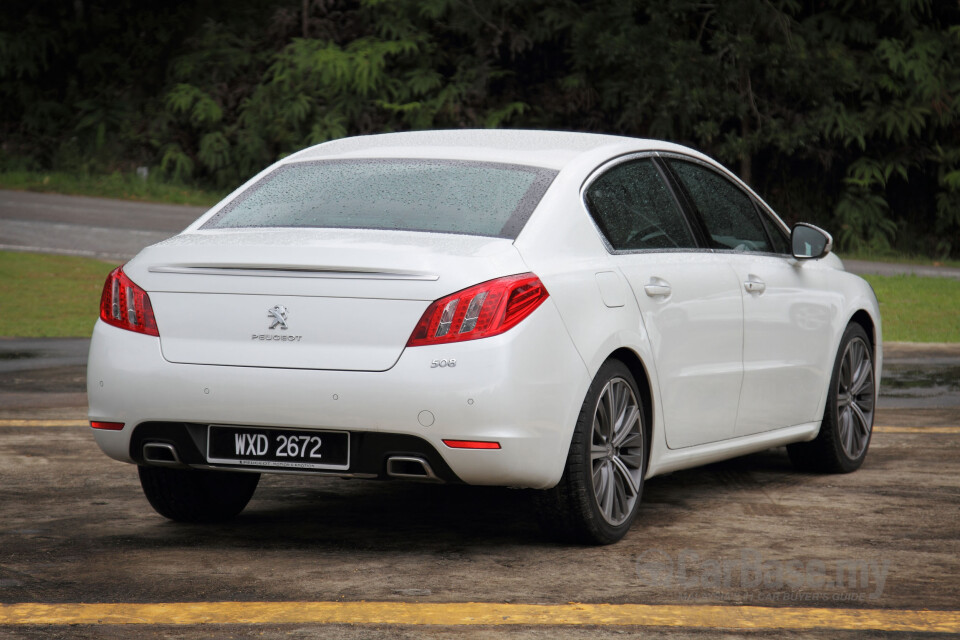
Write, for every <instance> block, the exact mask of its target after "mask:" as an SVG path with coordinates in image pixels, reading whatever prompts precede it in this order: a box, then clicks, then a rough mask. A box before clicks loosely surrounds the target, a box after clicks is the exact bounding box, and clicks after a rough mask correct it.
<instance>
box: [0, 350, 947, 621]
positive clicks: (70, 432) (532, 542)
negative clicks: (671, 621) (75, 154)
mask: <svg viewBox="0 0 960 640" xmlns="http://www.w3.org/2000/svg"><path fill="white" fill-rule="evenodd" d="M87 344H88V343H87V341H86V340H14V339H0V619H2V615H3V614H4V611H5V610H4V609H3V607H4V606H5V605H9V604H11V603H88V604H90V605H91V606H94V605H99V604H109V603H132V604H137V603H184V602H190V603H197V606H200V607H203V606H207V605H205V604H204V603H213V604H211V605H209V606H210V607H214V606H215V605H216V603H224V602H265V603H275V604H276V606H277V607H278V608H280V607H283V611H284V614H283V615H285V616H289V617H288V618H286V619H287V620H289V622H288V623H284V624H281V623H276V622H271V623H269V624H258V623H247V624H242V625H238V624H209V625H207V624H186V623H182V622H180V623H178V622H177V621H178V620H180V618H178V617H177V616H178V615H179V613H178V612H180V611H181V610H182V609H183V607H178V606H175V605H173V606H168V607H167V608H166V609H164V612H163V616H165V617H162V618H160V619H161V620H162V621H163V622H156V621H152V622H151V621H146V620H142V619H141V620H140V622H141V623H142V624H138V625H137V626H136V627H129V626H123V625H118V626H110V625H97V624H80V625H69V624H28V625H7V626H4V625H3V624H0V638H29V639H34V638H36V639H39V638H44V639H46V638H129V637H140V638H158V639H159V638H182V639H185V640H193V639H198V640H199V639H201V638H210V637H215V638H271V639H273V638H276V639H280V638H291V637H292V638H312V637H324V638H351V639H352V638H384V639H386V638H390V639H392V638H420V637H427V636H429V637H441V638H466V637H471V638H473V637H480V638H501V637H508V638H551V639H552V638H557V637H569V638H581V637H583V638H587V637H596V636H598V635H602V636H604V637H606V636H610V635H619V634H625V635H631V636H633V635H637V634H639V633H642V634H643V635H644V637H656V638H675V639H676V638H702V637H713V636H714V635H716V633H717V630H715V629H714V630H711V629H709V628H699V629H693V628H678V629H670V628H668V627H669V625H668V624H665V625H663V626H661V627H658V628H653V629H641V628H640V627H637V626H629V625H621V626H603V625H599V626H596V625H595V626H563V627H557V626H542V624H544V623H540V624H535V623H530V624H523V625H519V624H518V625H514V626H511V627H499V626H491V625H480V626H474V627H464V626H457V625H450V624H443V623H436V624H433V625H432V626H420V627H412V626H403V625H400V626H397V625H395V624H383V623H371V622H369V620H372V619H376V618H375V615H376V612H377V611H378V609H376V608H375V606H374V605H376V606H378V607H385V606H389V605H391V604H395V605H405V604H417V603H428V604H429V603H436V604H443V603H453V605H454V608H455V607H456V604H457V603H469V602H479V603H501V604H503V603H507V604H518V605H522V604H545V605H558V606H560V605H566V604H567V603H598V604H604V603H605V604H611V605H621V604H623V605H628V604H631V603H643V604H645V605H651V606H658V607H664V609H662V610H659V611H674V610H675V609H676V608H679V610H681V611H682V610H686V609H687V608H691V607H692V608H696V607H702V606H707V605H710V606H714V605H716V606H722V607H739V606H744V607H755V608H757V610H759V609H760V608H765V607H767V608H770V607H772V608H773V609H772V613H769V616H770V619H771V620H772V622H770V623H768V625H767V626H754V627H752V628H751V627H750V626H749V625H746V624H733V625H727V626H728V627H731V626H732V627H734V628H738V629H740V631H739V635H735V636H731V637H743V638H751V639H754V638H778V639H779V638H799V637H816V638H823V639H824V640H826V639H828V638H829V639H834V638H852V637H870V638H880V637H897V638H902V637H913V638H921V637H933V636H932V634H931V633H928V632H918V633H902V632H900V631H894V629H898V628H900V627H898V626H897V625H896V624H893V625H891V624H889V623H885V624H886V626H884V625H882V624H880V625H879V626H875V627H870V628H872V629H874V630H873V631H869V632H866V633H862V632H861V633H857V632H852V631H839V630H838V628H831V626H830V625H831V623H830V622H828V621H827V614H823V613H821V614H817V613H816V611H820V610H822V609H829V610H830V611H831V612H834V613H836V615H837V616H843V615H846V614H845V613H844V612H845V611H852V612H853V613H851V614H850V615H851V616H852V618H851V619H856V620H861V621H863V620H869V619H870V612H872V611H879V612H883V613H886V614H890V615H892V616H893V617H894V618H896V619H897V620H900V618H897V616H902V619H903V620H909V619H912V618H911V616H915V614H914V613H912V612H914V611H918V610H934V611H939V612H946V613H947V614H949V615H953V614H951V613H950V612H951V611H952V610H956V609H958V608H960V606H958V603H960V578H958V576H960V511H958V509H957V505H958V504H960V455H958V454H960V402H958V399H960V389H958V384H957V370H958V368H960V345H911V344H890V345H887V347H886V349H885V361H884V367H885V368H884V376H883V387H882V388H883V389H884V391H883V395H882V397H881V400H880V405H879V407H878V410H877V414H876V424H877V428H876V431H875V433H874V437H873V441H872V443H871V448H870V452H869V454H868V456H867V459H866V462H865V464H864V466H863V468H862V469H860V470H859V471H857V472H855V473H852V474H848V475H816V474H809V473H801V472H798V471H795V470H794V469H793V468H792V467H791V465H790V463H789V460H788V458H787V456H786V453H785V451H784V449H783V448H778V449H771V450H769V451H765V452H761V453H757V454H754V455H749V456H744V457H741V458H737V459H734V460H729V461H725V462H721V463H717V464H711V465H707V466H704V467H700V468H697V469H690V470H686V471H680V472H676V473H672V474H668V475H664V476H660V477H657V478H653V479H651V480H650V481H648V482H647V483H646V485H645V487H644V496H643V503H642V505H641V512H640V517H639V520H638V522H637V524H636V525H635V526H634V527H633V529H632V530H631V532H630V533H629V534H628V535H627V536H626V538H625V539H624V540H623V541H621V542H620V543H618V544H616V545H612V546H609V547H581V546H573V545H563V544H557V543H555V542H551V541H550V540H549V539H548V538H546V537H545V536H544V535H543V534H542V532H541V531H540V530H539V529H538V527H537V524H536V522H535V520H534V518H533V516H532V515H531V512H530V504H529V494H528V492H524V491H516V490H507V489H499V488H490V487H468V486H448V485H427V484H414V483H401V482H395V483H393V482H386V483H384V482H374V481H343V480H339V479H329V478H315V477H310V476H278V475H268V476H264V477H263V479H262V480H261V484H260V487H259V488H258V489H257V492H256V494H255V496H254V498H253V500H252V501H251V503H250V505H249V506H248V507H247V509H246V510H245V511H244V512H243V513H242V514H241V515H240V516H239V517H238V518H236V519H235V520H234V521H231V522H229V523H224V524H216V525H179V524H174V523H172V522H169V521H166V520H164V519H163V518H161V517H160V516H158V515H157V514H156V513H154V512H153V510H152V509H151V508H150V506H149V505H148V504H147V502H146V500H145V499H144V497H143V495H142V492H141V491H140V487H139V484H138V482H137V476H136V471H135V469H134V467H132V466H131V465H125V464H122V463H119V462H116V461H113V460H110V459H108V458H107V457H105V456H104V455H103V454H102V453H101V452H100V451H99V449H98V448H97V447H96V445H95V444H94V443H93V439H92V437H91V435H90V433H89V428H87V427H84V426H82V424H83V422H82V421H83V418H84V416H85V395H84V362H85V358H86V349H87ZM17 419H20V420H19V421H18V420H17ZM58 419H60V420H64V419H66V421H65V422H58V421H57V420H58ZM71 420H72V421H73V422H72V423H71V422H69V421H71ZM68 424H74V425H75V426H68ZM311 602H312V603H327V604H331V603H351V602H352V603H358V605H363V604H364V603H367V605H370V606H366V608H362V609H360V613H358V614H357V617H355V618H354V619H353V622H354V624H330V625H322V624H317V623H313V622H310V621H309V620H308V619H307V618H305V617H303V616H302V615H301V616H298V612H297V608H298V606H299V607H302V606H305V605H303V604H302V603H311ZM378 603H380V604H378ZM238 606H240V609H241V611H242V605H238ZM671 607H674V609H671ZM809 607H814V608H820V609H812V611H813V613H810V614H808V615H812V616H814V617H816V616H817V615H821V616H823V622H822V624H821V626H822V627H823V628H820V629H817V628H810V629H808V630H807V631H802V632H801V631H789V630H785V629H782V628H780V627H779V626H778V624H779V623H778V622H777V620H778V618H777V615H778V611H784V612H787V613H785V614H784V615H786V616H787V617H789V613H790V612H799V611H801V609H803V610H806V609H804V608H809ZM778 608H779V609H778ZM763 611H770V610H769V609H763ZM237 615H238V616H239V615H241V614H240V613H238V614H237ZM366 615H369V616H371V617H370V618H364V616H366ZM272 619H273V620H275V619H276V618H272ZM786 619H787V618H786V617H785V618H784V620H786ZM957 619H958V620H960V614H958V617H957ZM464 624H471V623H469V622H466V623H464ZM545 624H547V625H549V624H550V622H549V621H547V622H546V623H545ZM783 624H784V625H786V624H787V623H786V622H784V623H783ZM818 624H820V623H818ZM679 626H680V627H683V626H684V625H683V624H679ZM706 626H709V621H708V623H707V625H706ZM924 628H925V629H927V631H933V630H934V627H933V626H930V627H924ZM950 628H951V629H953V630H954V632H957V631H958V630H960V625H958V624H955V625H954V626H953V627H950Z"/></svg>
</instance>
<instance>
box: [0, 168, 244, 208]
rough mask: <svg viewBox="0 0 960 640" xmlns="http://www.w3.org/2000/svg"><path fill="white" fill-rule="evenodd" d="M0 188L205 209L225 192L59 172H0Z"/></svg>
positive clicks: (130, 175)
mask: <svg viewBox="0 0 960 640" xmlns="http://www.w3.org/2000/svg"><path fill="white" fill-rule="evenodd" d="M0 189H15V190H17V191H42V192H49V193H63V194H66V195H77V196H96V197H99V198H119V199H122V200H142V201H144V202H162V203H166V204H189V205H196V206H202V207H209V206H212V205H214V204H216V203H217V202H219V201H220V200H222V199H223V197H224V196H225V195H227V192H225V191H224V192H219V191H205V190H203V189H197V188H194V187H187V186H183V185H178V184H171V183H167V182H163V181H162V180H159V179H157V178H156V177H153V176H151V177H148V178H147V179H143V178H141V177H139V176H138V175H136V174H133V173H120V172H119V171H118V172H115V173H110V174H104V175H83V174H73V173H64V172H59V171H50V172H45V173H43V172H36V171H6V172H0Z"/></svg>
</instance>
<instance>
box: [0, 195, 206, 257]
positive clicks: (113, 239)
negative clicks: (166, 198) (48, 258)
mask: <svg viewBox="0 0 960 640" xmlns="http://www.w3.org/2000/svg"><path fill="white" fill-rule="evenodd" d="M204 211H206V209H205V208H202V207H184V206H180V205H166V204H154V203H148V202H131V201H128V200H109V199H106V198H88V197H84V196H64V195H59V194H55V193H30V192H25V191H5V190H0V250H16V251H36V252H38V253H57V254H66V255H81V256H90V257H97V258H104V259H110V260H128V259H129V258H132V257H133V256H134V255H136V254H137V252H139V251H140V250H141V249H143V248H144V247H146V246H149V245H151V244H155V243H157V242H160V241H161V240H165V239H167V238H169V237H170V236H172V235H174V234H176V233H179V232H180V231H181V230H183V229H184V228H185V227H186V226H187V225H189V224H190V223H191V222H193V221H194V220H196V219H197V218H198V217H200V215H201V214H202V213H203V212H204Z"/></svg>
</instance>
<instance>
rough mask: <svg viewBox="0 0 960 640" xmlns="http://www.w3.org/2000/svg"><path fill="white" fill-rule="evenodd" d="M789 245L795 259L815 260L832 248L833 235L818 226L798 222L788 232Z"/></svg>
mask: <svg viewBox="0 0 960 640" xmlns="http://www.w3.org/2000/svg"><path fill="white" fill-rule="evenodd" d="M790 246H791V247H792V251H793V257H794V258H796V259H797V260H816V259H817V258H822V257H823V256H825V255H827V254H828V253H830V252H831V251H832V250H833V237H832V236H831V235H830V234H829V233H827V232H826V231H824V230H823V229H821V228H819V227H815V226H813V225H812V224H807V223H806V222H798V223H797V224H795V225H793V230H792V231H791V232H790Z"/></svg>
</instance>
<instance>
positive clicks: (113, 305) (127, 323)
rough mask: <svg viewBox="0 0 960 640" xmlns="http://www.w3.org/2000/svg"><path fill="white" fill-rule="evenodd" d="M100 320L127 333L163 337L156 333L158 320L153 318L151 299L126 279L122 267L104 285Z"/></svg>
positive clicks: (112, 272) (111, 274) (111, 273)
mask: <svg viewBox="0 0 960 640" xmlns="http://www.w3.org/2000/svg"><path fill="white" fill-rule="evenodd" d="M100 319H101V320H103V321H104V322H106V323H107V324H109V325H113V326H114V327H119V328H120V329H126V330H127V331H134V332H136V333H143V334H146V335H148V336H159V335H160V332H159V331H157V319H156V318H155V317H154V315H153V306H152V305H151V304H150V296H148V295H147V292H146V291H144V290H143V289H141V288H140V287H138V286H137V285H136V284H134V283H133V280H131V279H130V278H128V277H127V274H125V273H124V272H123V267H117V268H116V269H114V270H113V271H111V272H110V275H108V276H107V281H106V282H105V283H104V285H103V294H102V295H101V296H100Z"/></svg>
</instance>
